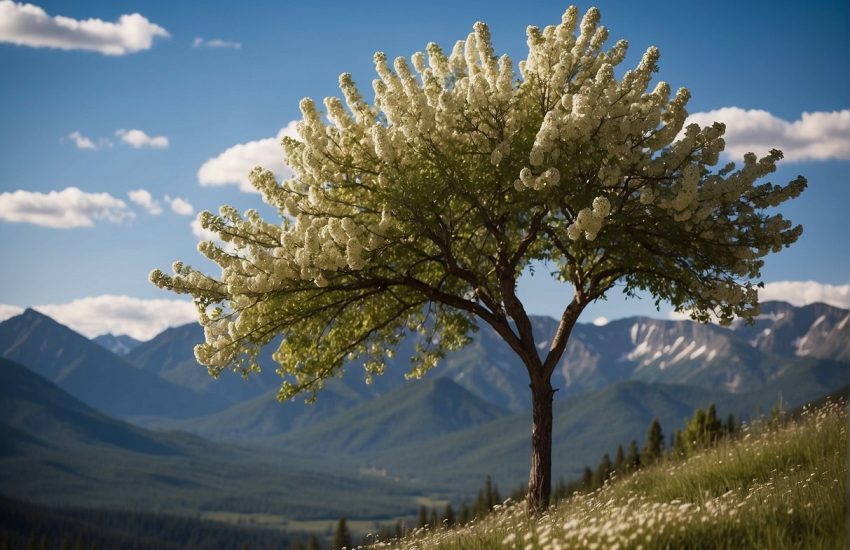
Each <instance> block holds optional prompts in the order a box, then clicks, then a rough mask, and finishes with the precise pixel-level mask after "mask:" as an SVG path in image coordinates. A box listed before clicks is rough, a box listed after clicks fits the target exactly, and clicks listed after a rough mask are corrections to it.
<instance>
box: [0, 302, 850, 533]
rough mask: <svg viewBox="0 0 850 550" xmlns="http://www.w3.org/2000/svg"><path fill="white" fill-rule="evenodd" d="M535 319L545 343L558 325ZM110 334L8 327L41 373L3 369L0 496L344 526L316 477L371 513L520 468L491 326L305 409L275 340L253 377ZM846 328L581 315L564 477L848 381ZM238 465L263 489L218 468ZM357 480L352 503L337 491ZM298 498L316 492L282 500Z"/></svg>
mask: <svg viewBox="0 0 850 550" xmlns="http://www.w3.org/2000/svg"><path fill="white" fill-rule="evenodd" d="M532 320H533V327H534V331H535V335H536V336H537V337H538V339H539V341H541V349H545V346H546V345H547V342H548V340H547V338H550V337H551V335H552V334H553V333H554V330H555V328H556V322H555V320H554V319H550V318H546V317H534V318H533V319H532ZM108 336H109V337H108V338H106V337H99V338H98V339H95V341H91V340H89V339H87V338H85V337H83V336H82V335H79V334H77V333H76V332H74V331H72V330H71V329H69V328H67V327H64V326H62V325H60V324H59V323H56V322H55V321H53V320H52V319H50V318H49V317H46V316H44V315H42V314H40V313H37V312H34V311H32V310H27V311H25V312H24V313H23V314H21V315H19V316H17V317H14V318H12V319H9V320H7V321H5V322H3V323H0V357H4V358H6V359H8V360H11V361H14V362H17V363H21V364H23V365H25V366H26V367H27V368H28V369H29V371H32V372H33V373H37V376H39V377H40V378H38V380H41V381H42V382H34V381H33V380H32V379H26V377H23V378H22V376H23V374H22V373H21V372H20V371H21V368H20V367H18V366H16V367H12V366H10V365H12V363H11V362H10V361H3V362H2V363H0V378H2V377H5V376H11V378H9V379H8V380H6V379H3V380H2V383H3V386H4V388H9V389H8V390H6V391H3V392H0V411H2V413H3V418H4V420H3V421H0V438H2V441H0V443H2V446H0V448H2V449H3V451H2V452H0V465H2V468H3V470H4V474H2V475H0V493H4V494H9V495H11V496H15V497H18V498H25V499H30V500H35V501H44V502H46V501H52V499H54V497H56V495H57V494H59V495H62V496H63V498H73V499H75V500H74V502H75V503H77V504H79V503H81V502H83V503H84V502H89V501H93V502H98V503H103V504H106V505H111V504H114V503H115V502H122V501H121V497H120V496H119V495H120V494H124V493H122V492H121V491H122V490H123V491H125V492H126V491H127V490H129V489H128V487H130V486H131V484H132V482H135V483H142V484H143V485H144V487H145V490H142V491H141V492H140V495H141V496H140V497H139V498H138V499H137V500H136V501H133V502H134V505H135V506H139V507H142V508H145V507H148V508H149V509H150V507H151V506H154V503H155V502H156V501H157V499H159V500H161V499H163V498H168V499H169V503H170V505H171V506H174V505H175V503H182V504H178V505H177V507H178V508H180V507H182V508H183V509H187V510H197V509H198V507H201V508H214V509H220V510H225V509H226V510H230V511H240V512H245V511H246V510H254V511H256V510H258V509H263V510H267V509H270V508H273V509H274V510H285V511H286V513H287V514H288V515H290V516H292V517H295V516H300V517H334V516H333V513H335V512H333V511H332V509H333V510H336V511H340V506H337V507H336V508H333V507H332V506H331V507H329V506H328V505H327V503H325V504H321V503H317V502H315V501H314V500H313V498H315V499H322V498H323V497H321V496H319V492H320V491H319V490H318V488H319V487H322V484H321V483H319V482H318V481H316V479H317V476H319V475H320V472H333V473H334V476H337V477H335V478H334V480H333V481H332V482H331V487H330V488H329V489H328V491H329V492H328V493H327V494H333V491H334V490H338V491H340V492H339V493H337V495H338V498H339V502H344V503H345V505H346V506H349V508H350V509H354V508H356V509H357V510H359V511H360V512H362V513H363V515H371V516H372V517H375V516H380V515H381V514H391V513H392V512H391V511H392V510H393V509H396V510H399V509H410V508H411V506H414V505H411V502H413V501H412V500H411V499H412V498H415V497H417V496H419V497H421V496H429V495H430V496H435V495H436V496H442V497H451V498H455V499H460V498H461V497H462V496H464V495H469V494H471V493H472V492H474V490H475V489H476V488H477V487H478V486H479V485H480V483H481V481H482V479H483V477H484V475H485V474H491V475H493V476H494V477H495V478H496V479H497V480H500V481H501V482H503V483H504V484H510V485H512V484H518V483H520V482H521V481H522V479H524V477H525V476H526V475H527V474H526V473H527V467H528V448H529V441H528V438H529V417H528V412H527V409H528V405H529V397H528V389H527V386H528V382H527V375H526V373H525V372H524V368H523V367H522V365H521V364H520V363H519V361H518V360H516V359H514V357H513V354H512V352H511V351H510V350H509V348H508V347H507V346H506V345H504V344H503V343H502V341H501V340H500V338H499V337H498V336H497V335H495V333H494V332H493V331H491V330H490V329H488V328H487V327H486V326H485V327H481V329H480V330H479V331H478V332H477V333H476V334H475V335H474V339H473V341H472V343H471V344H470V345H469V346H467V347H466V348H464V349H462V350H460V351H458V352H455V353H453V354H450V355H448V356H447V357H446V358H445V360H444V361H443V362H442V364H441V365H439V366H438V367H437V368H436V369H435V370H433V371H432V372H429V373H428V374H427V375H426V377H425V379H424V380H422V381H411V382H408V381H407V380H406V379H405V378H404V373H405V371H406V368H405V365H404V363H405V361H406V357H408V356H409V355H410V353H411V352H412V343H411V342H407V341H403V342H402V345H401V349H400V352H399V353H398V355H397V356H396V357H397V358H396V359H395V360H394V364H391V365H389V367H388V369H387V374H386V375H384V376H381V377H377V378H376V379H375V381H374V383H372V384H366V383H365V381H364V379H363V375H362V374H363V371H362V366H361V365H360V364H357V363H354V364H351V365H348V368H347V370H346V372H345V374H344V375H343V376H342V377H341V378H335V379H332V380H330V381H328V384H327V386H326V388H325V389H324V390H323V391H322V392H321V393H320V395H319V397H318V400H317V402H316V404H315V405H312V406H310V405H306V404H305V403H304V402H303V401H302V400H299V399H295V400H293V401H291V402H286V403H279V402H278V401H277V400H276V393H277V387H278V384H279V377H278V376H277V375H276V374H275V372H274V370H275V365H274V364H273V362H271V353H272V351H273V349H272V347H271V346H270V347H268V348H267V349H264V350H263V353H262V354H261V359H260V361H261V365H262V366H263V370H262V372H261V373H259V374H258V375H254V376H252V377H251V378H249V379H248V380H244V379H242V377H240V376H239V375H237V374H235V373H233V372H229V371H228V372H225V373H223V374H222V376H221V377H220V378H218V379H213V378H212V377H210V376H209V375H208V374H207V372H206V369H204V368H203V367H201V366H199V365H198V364H197V363H196V362H195V360H194V354H193V347H194V345H195V344H197V343H199V342H201V341H202V339H203V333H202V331H201V329H200V327H198V326H197V325H195V324H189V325H184V326H181V327H175V328H170V329H168V330H166V331H164V332H163V333H161V334H159V335H158V336H156V337H155V338H153V339H152V340H149V341H147V342H140V343H137V344H133V343H132V342H130V341H129V340H123V339H122V337H115V336H112V335H108ZM848 336H850V312H848V311H846V310H842V309H839V308H835V307H831V306H828V305H825V304H813V305H810V306H805V307H794V306H791V305H788V304H785V303H781V302H768V303H766V304H763V306H762V314H761V315H760V316H759V317H758V318H757V319H756V320H755V322H754V323H753V324H752V325H746V324H734V325H733V326H732V327H730V328H723V327H719V326H716V325H701V324H696V323H693V322H689V321H665V320H657V319H649V318H630V319H622V320H618V321H614V322H611V323H608V324H607V325H605V326H601V327H597V326H594V325H584V324H580V325H577V326H576V327H575V329H574V331H573V335H572V338H571V341H570V344H569V346H568V348H567V350H566V353H565V355H564V358H563V360H562V361H561V363H560V365H559V366H558V369H557V371H556V373H555V375H554V376H553V382H554V384H555V385H556V387H558V389H559V391H558V392H557V394H556V397H557V400H556V406H555V422H554V427H555V428H554V429H555V432H554V434H553V454H554V460H553V462H554V474H555V476H556V477H557V476H564V477H568V478H569V477H573V476H575V475H577V474H578V473H579V472H580V470H581V468H582V467H583V466H585V465H591V466H592V465H593V464H595V463H596V461H597V460H598V459H599V456H601V454H602V453H603V452H608V453H613V451H614V450H615V449H616V445H617V444H619V443H622V444H624V445H625V444H627V443H628V442H629V441H630V440H631V439H637V440H638V441H639V442H640V441H642V438H643V435H644V434H645V431H646V427H647V425H648V424H649V422H650V421H651V420H652V418H654V417H657V418H659V419H660V420H661V422H662V425H663V426H664V428H665V434H667V435H669V431H672V430H674V429H677V428H680V427H682V424H683V421H684V419H685V418H687V417H689V416H690V414H691V413H692V412H693V410H694V408H696V407H705V406H707V404H708V403H709V402H714V403H716V404H717V407H718V410H719V411H720V413H721V414H723V415H726V414H729V413H733V414H735V415H737V416H739V417H740V416H743V417H745V418H746V417H752V416H754V415H756V414H759V413H765V412H768V411H770V410H771V409H772V408H773V407H774V406H776V405H777V403H780V402H781V403H782V404H783V405H784V406H786V407H788V408H792V407H794V406H797V405H799V404H802V403H805V402H807V401H810V400H813V399H816V398H818V397H820V396H822V395H825V394H828V393H833V392H835V391H837V390H841V389H843V388H846V386H847V384H848V380H849V379H850V365H848V358H850V352H848V345H849V344H848V342H850V338H848ZM116 341H123V342H124V343H125V345H124V346H121V347H115V346H114V345H113V344H114V343H115V342H116ZM128 342H129V344H128ZM131 344H132V345H131ZM127 348H131V349H127ZM109 349H115V350H116V352H118V353H113V352H111V351H109ZM125 350H126V352H125ZM119 353H120V355H119ZM10 373H11V374H10ZM33 376H36V375H33ZM66 392H67V393H66ZM69 394H70V395H69ZM63 396H64V397H63ZM72 402H73V403H74V405H73V406H72V405H71V403H72ZM45 404H47V405H45ZM48 405H49V406H48ZM45 406H46V407H47V409H44V407H45ZM39 407H41V408H39ZM81 407H82V408H81ZM109 417H116V418H118V419H122V420H114V419H112V418H109ZM126 421H130V422H132V423H133V424H128V423H127V422H126ZM151 430H155V431H151ZM174 430H179V432H174ZM185 432H190V433H192V434H194V435H188V434H186V433H185ZM198 436H201V437H204V438H207V439H209V440H216V441H218V442H217V443H213V442H211V441H208V440H207V439H200V438H199V437H198ZM231 443H238V445H237V446H234V445H232V444H231ZM96 457H101V458H96ZM104 461H106V463H107V464H109V467H108V468H98V467H95V466H93V465H96V464H102V463H104ZM225 463H226V464H225ZM232 464H239V465H240V466H239V468H238V470H239V472H240V475H245V476H246V484H247V485H246V487H251V488H252V489H253V490H255V492H256V493H257V495H258V496H257V498H256V499H255V498H254V497H253V496H251V494H249V493H248V492H245V491H242V492H240V488H239V487H237V486H236V485H234V483H236V482H235V481H234V480H233V479H231V478H230V477H227V475H225V472H226V471H228V470H232V466H230V465H232ZM118 472H121V474H119V473H118ZM272 472H273V473H272ZM290 474H291V475H290ZM217 476H218V477H217ZM221 476H224V477H223V478H222V477H221ZM332 477H333V476H332ZM116 479H121V480H122V483H123V481H127V483H128V485H123V484H121V483H116ZM299 480H300V481H299ZM304 480H308V482H309V484H311V485H310V487H313V486H315V487H316V488H317V490H316V491H313V490H312V489H311V488H307V489H304V484H303V483H302V482H303V481H304ZM364 484H365V485H366V486H369V487H370V488H363V485H364ZM370 484H371V485H370ZM114 486H117V487H123V488H124V489H115V488H114ZM345 486H347V487H349V489H350V490H351V491H354V489H353V488H354V487H358V489H357V491H356V492H357V494H358V496H357V497H351V495H350V494H349V497H350V498H346V497H344V496H343V495H342V494H343V493H344V492H345V491H344V490H343V489H341V487H345ZM214 487H222V488H223V489H222V490H223V491H225V492H226V491H230V490H232V491H235V492H236V496H230V497H222V496H221V495H220V494H217V493H216V492H215V490H214V489H213V488H214ZM278 487H280V488H283V490H282V491H281V490H277V488H278ZM334 487H336V489H334ZM148 489H149V490H148ZM373 489H374V490H373ZM293 490H298V491H302V492H303V494H304V495H305V496H304V497H303V498H301V499H300V500H298V499H295V500H287V498H284V496H285V495H286V494H290V493H291V491H293ZM322 490H324V489H322ZM152 494H155V495H157V496H156V497H153V496H151V495H152ZM381 494H385V495H389V496H388V498H387V499H386V500H381V498H380V496H379V495H381ZM124 502H125V503H126V502H129V501H124ZM258 502H262V503H264V504H258ZM393 506H394V507H396V508H393ZM338 515H340V514H338ZM349 515H350V514H349Z"/></svg>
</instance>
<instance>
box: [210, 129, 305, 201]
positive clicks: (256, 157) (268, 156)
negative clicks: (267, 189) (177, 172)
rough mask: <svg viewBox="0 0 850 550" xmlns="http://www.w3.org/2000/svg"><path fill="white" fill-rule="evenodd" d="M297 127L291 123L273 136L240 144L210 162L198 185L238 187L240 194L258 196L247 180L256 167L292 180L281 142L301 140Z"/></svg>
mask: <svg viewBox="0 0 850 550" xmlns="http://www.w3.org/2000/svg"><path fill="white" fill-rule="evenodd" d="M295 124H296V123H295V121H292V122H290V123H289V124H287V125H286V126H285V127H284V128H281V130H280V131H279V132H278V133H277V135H276V136H274V137H270V138H265V139H258V140H255V141H249V142H247V143H239V144H237V145H234V146H232V147H229V148H228V149H226V150H225V151H223V152H222V153H220V154H219V155H217V156H215V157H213V158H211V159H209V160H207V161H206V162H204V164H203V165H201V167H200V168H199V169H198V182H199V183H200V184H201V185H202V186H204V187H215V186H222V185H235V186H237V187H239V190H240V191H244V192H246V193H257V190H256V189H254V187H253V186H252V185H251V182H250V181H249V180H248V174H249V173H250V172H251V170H253V169H254V168H256V167H257V166H262V167H263V168H267V169H268V170H271V171H272V172H274V173H275V175H276V176H277V177H278V179H286V178H288V177H290V176H291V175H292V171H291V170H290V169H289V168H288V167H287V166H286V165H285V164H284V162H283V147H281V145H280V142H281V140H282V139H283V137H284V136H289V137H294V138H297V137H298V132H297V131H296V129H295Z"/></svg>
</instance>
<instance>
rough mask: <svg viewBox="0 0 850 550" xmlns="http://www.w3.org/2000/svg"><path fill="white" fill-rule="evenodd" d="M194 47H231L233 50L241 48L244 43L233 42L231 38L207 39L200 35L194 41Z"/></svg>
mask: <svg viewBox="0 0 850 550" xmlns="http://www.w3.org/2000/svg"><path fill="white" fill-rule="evenodd" d="M192 47H193V48H230V49H233V50H241V49H242V43H241V42H233V41H231V40H221V39H219V38H213V39H210V40H205V39H204V38H202V37H200V36H198V37H196V38H195V39H194V40H193V41H192Z"/></svg>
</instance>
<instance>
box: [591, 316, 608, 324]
mask: <svg viewBox="0 0 850 550" xmlns="http://www.w3.org/2000/svg"><path fill="white" fill-rule="evenodd" d="M593 324H594V325H596V326H597V327H604V326H605V325H607V324H608V318H607V317H605V316H602V315H600V316H599V317H597V318H596V319H594V320H593Z"/></svg>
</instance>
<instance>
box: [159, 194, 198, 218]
mask: <svg viewBox="0 0 850 550" xmlns="http://www.w3.org/2000/svg"><path fill="white" fill-rule="evenodd" d="M165 202H167V203H168V205H169V206H171V211H172V212H174V213H175V214H179V215H181V216H191V215H192V214H194V213H195V209H194V208H193V207H192V204H191V203H190V202H189V201H187V200H186V199H181V198H180V197H173V198H172V197H170V196H168V195H165Z"/></svg>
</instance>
